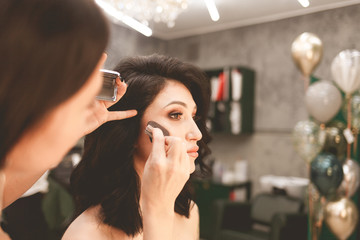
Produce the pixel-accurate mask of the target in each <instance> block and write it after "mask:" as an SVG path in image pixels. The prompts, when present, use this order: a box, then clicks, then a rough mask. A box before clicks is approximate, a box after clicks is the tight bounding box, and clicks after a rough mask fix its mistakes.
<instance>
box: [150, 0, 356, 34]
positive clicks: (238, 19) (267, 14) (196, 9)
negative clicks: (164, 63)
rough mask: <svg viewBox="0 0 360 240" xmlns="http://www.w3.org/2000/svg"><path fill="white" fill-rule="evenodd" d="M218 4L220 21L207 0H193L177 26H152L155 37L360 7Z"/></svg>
mask: <svg viewBox="0 0 360 240" xmlns="http://www.w3.org/2000/svg"><path fill="white" fill-rule="evenodd" d="M214 1H215V4H216V6H217V8H218V10H219V14H220V20H219V21H217V22H213V21H212V20H211V18H210V15H209V13H208V11H207V8H206V5H205V3H204V1H203V0H189V2H190V3H189V7H188V8H187V9H186V10H185V11H184V12H182V13H181V14H180V15H179V17H178V18H177V19H176V22H175V27H173V28H168V27H167V26H166V24H164V23H150V27H151V28H152V30H153V36H155V37H158V38H161V39H164V40H169V39H175V38H180V37H186V36H192V35H197V34H203V33H208V32H214V31H219V30H224V29H229V28H234V27H240V26H246V25H252V24H257V23H263V22H269V21H274V20H279V19H284V18H288V17H293V16H299V15H304V14H308V13H313V12H319V11H324V10H328V9H333V8H339V7H344V6H349V5H354V4H360V0H310V6H309V7H307V8H303V7H302V6H301V5H300V4H299V3H298V1H297V0H214Z"/></svg>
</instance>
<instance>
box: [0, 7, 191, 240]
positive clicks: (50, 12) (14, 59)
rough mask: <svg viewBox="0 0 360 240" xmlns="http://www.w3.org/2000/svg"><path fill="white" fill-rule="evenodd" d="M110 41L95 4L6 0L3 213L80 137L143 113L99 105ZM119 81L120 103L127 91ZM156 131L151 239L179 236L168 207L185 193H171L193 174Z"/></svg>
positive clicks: (0, 22) (147, 230)
mask: <svg viewBox="0 0 360 240" xmlns="http://www.w3.org/2000/svg"><path fill="white" fill-rule="evenodd" d="M108 38H109V28H108V23H107V21H106V19H105V17H104V16H103V14H102V12H101V11H100V10H99V8H98V7H97V6H96V5H95V3H94V1H90V0H76V1H74V0H52V1H49V0H31V1H28V0H2V1H1V2H0V55H1V64H0V203H2V206H1V208H4V207H6V206H8V205H9V204H11V203H12V202H13V201H14V200H16V199H17V198H18V197H20V196H21V195H22V194H23V193H24V192H25V191H26V190H27V189H28V188H30V187H31V186H32V184H33V183H34V182H36V180H37V179H38V178H39V177H40V176H41V175H42V174H43V173H44V172H45V171H46V170H48V169H51V168H53V167H55V166H56V165H57V164H58V163H59V162H60V161H61V160H62V158H63V157H64V156H65V154H66V153H67V151H68V150H69V149H70V148H71V147H72V146H73V145H74V144H75V143H76V142H77V140H78V139H79V138H80V137H82V136H83V135H85V134H87V133H90V132H91V131H93V130H94V129H96V128H97V127H99V126H100V125H102V124H103V123H104V122H107V121H113V120H121V119H124V118H129V117H132V116H134V115H136V111H135V110H125V111H120V112H108V111H107V108H108V107H110V105H111V104H110V103H108V102H103V101H96V100H95V96H96V95H97V93H98V92H99V90H100V88H101V86H102V76H101V73H100V72H99V69H100V68H101V67H102V65H103V63H104V61H105V59H106V55H105V54H103V52H104V50H105V48H106V45H107V42H108ZM117 84H118V89H119V91H118V96H117V97H118V99H120V98H121V97H122V95H123V94H124V93H125V91H126V88H127V86H126V84H124V83H121V82H120V81H118V82H117ZM156 131H157V130H156V129H155V134H154V145H153V146H154V147H153V149H152V154H151V157H150V158H149V159H148V161H147V168H146V169H145V171H147V172H146V174H145V172H144V180H143V184H144V185H143V188H144V189H146V190H147V191H146V194H145V195H144V197H145V198H147V201H146V202H147V204H146V205H145V206H144V208H143V212H144V213H145V212H146V218H144V239H147V240H150V239H156V240H160V239H171V235H167V232H164V231H163V229H166V228H167V227H169V228H171V227H172V222H173V218H174V216H173V211H168V210H167V209H164V208H163V205H160V204H163V203H164V202H167V203H170V204H171V203H174V202H175V197H173V196H177V194H178V193H171V192H170V193H169V192H165V191H164V189H172V191H178V190H177V189H181V188H182V186H183V185H184V184H185V182H186V181H187V180H188V177H189V176H188V174H184V172H183V171H182V170H181V171H178V170H177V169H174V168H173V166H176V165H174V164H170V160H169V159H168V156H167V155H166V154H165V152H164V137H163V136H162V134H161V131H160V130H159V132H158V133H156ZM174 144H179V142H174ZM172 149H177V150H178V149H181V146H173V148H172ZM174 154H175V155H177V154H184V153H181V152H179V151H178V152H174V153H172V155H174ZM185 154H186V153H185ZM179 164H181V163H179ZM178 169H181V168H178ZM170 173H171V174H170ZM173 186H176V187H173ZM159 199H160V200H161V201H159ZM172 210H173V209H172ZM144 215H145V214H144ZM160 228H161V229H160ZM2 234H3V233H2ZM4 236H5V235H4V234H3V235H0V238H1V239H4V238H5V237H4Z"/></svg>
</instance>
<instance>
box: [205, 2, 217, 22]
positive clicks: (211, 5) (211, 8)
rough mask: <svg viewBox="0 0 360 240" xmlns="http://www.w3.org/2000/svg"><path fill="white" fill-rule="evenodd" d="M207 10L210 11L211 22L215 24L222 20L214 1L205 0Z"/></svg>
mask: <svg viewBox="0 0 360 240" xmlns="http://www.w3.org/2000/svg"><path fill="white" fill-rule="evenodd" d="M204 1H205V4H206V7H207V9H208V10H209V13H210V17H211V20H213V21H214V22H216V21H218V20H219V19H220V15H219V12H218V10H217V8H216V5H215V2H214V0H204Z"/></svg>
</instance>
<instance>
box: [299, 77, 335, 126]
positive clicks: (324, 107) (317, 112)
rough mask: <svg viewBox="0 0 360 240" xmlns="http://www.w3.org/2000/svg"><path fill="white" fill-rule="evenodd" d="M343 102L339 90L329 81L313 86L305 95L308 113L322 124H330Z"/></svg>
mask: <svg viewBox="0 0 360 240" xmlns="http://www.w3.org/2000/svg"><path fill="white" fill-rule="evenodd" d="M341 101H342V97H341V93H340V91H339V89H337V87H335V86H334V85H333V84H331V83H330V82H327V81H319V82H316V83H313V84H311V85H310V87H309V88H308V89H307V91H306V94H305V104H306V108H307V110H308V112H309V113H310V115H311V116H313V117H314V118H315V119H316V120H318V121H319V122H321V123H326V122H328V121H329V120H330V119H332V118H333V117H334V116H335V115H336V113H338V111H339V110H340V107H341Z"/></svg>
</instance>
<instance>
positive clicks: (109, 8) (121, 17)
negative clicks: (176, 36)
mask: <svg viewBox="0 0 360 240" xmlns="http://www.w3.org/2000/svg"><path fill="white" fill-rule="evenodd" d="M95 2H96V3H97V4H98V5H99V6H100V7H101V8H102V9H103V10H104V11H105V12H106V13H107V14H108V15H110V16H111V17H112V18H113V20H115V21H116V20H117V21H121V22H123V23H124V24H126V25H128V26H129V27H131V28H133V29H135V30H136V31H138V32H140V33H142V34H144V35H145V36H147V37H150V36H151V35H152V30H151V28H149V27H148V26H146V25H144V24H142V23H140V22H139V21H137V20H136V19H134V18H132V17H130V16H127V15H125V14H124V13H122V12H120V11H119V10H117V9H116V8H115V7H114V6H113V5H111V4H110V3H108V2H106V1H103V0H95Z"/></svg>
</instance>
